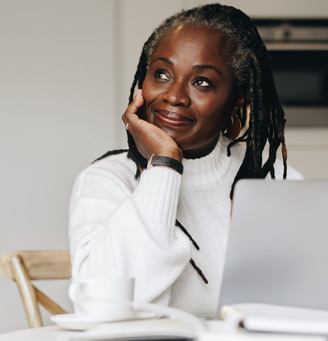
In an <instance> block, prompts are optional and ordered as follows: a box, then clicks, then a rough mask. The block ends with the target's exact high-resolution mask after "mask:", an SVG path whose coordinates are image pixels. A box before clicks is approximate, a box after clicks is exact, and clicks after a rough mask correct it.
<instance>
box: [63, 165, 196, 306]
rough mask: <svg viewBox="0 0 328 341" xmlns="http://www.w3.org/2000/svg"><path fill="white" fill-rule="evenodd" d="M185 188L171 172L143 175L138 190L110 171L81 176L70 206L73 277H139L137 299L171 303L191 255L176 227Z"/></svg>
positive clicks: (154, 171) (157, 169)
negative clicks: (174, 286)
mask: <svg viewBox="0 0 328 341" xmlns="http://www.w3.org/2000/svg"><path fill="white" fill-rule="evenodd" d="M180 183H181V175H180V174H179V173H177V172H175V171H174V170H171V169H169V168H166V167H154V168H152V169H150V170H147V171H144V172H143V173H142V175H141V179H140V182H139V184H138V185H137V187H136V189H134V190H132V189H131V186H129V184H127V183H125V182H124V180H122V177H120V176H119V175H118V174H117V173H111V172H108V170H103V169H101V168H97V167H90V168H89V169H87V170H86V171H84V172H83V173H81V174H80V175H79V177H78V178H77V180H76V182H75V185H74V188H73V192H72V196H71V205H70V232H69V234H70V248H71V259H72V276H73V278H77V277H79V278H82V277H83V278H86V277H110V276H131V277H135V278H136V288H135V299H136V300H138V301H144V302H151V301H153V302H156V303H161V304H168V303H169V298H170V288H171V285H172V284H173V283H174V282H175V280H176V279H177V278H178V277H179V276H180V274H181V273H182V272H183V270H184V268H185V267H186V265H187V264H188V262H189V260H190V254H191V245H190V242H189V240H188V239H187V238H186V236H185V235H184V234H183V233H182V232H181V231H180V230H179V229H177V228H176V227H175V217H176V211H177V205H178V197H179V188H180Z"/></svg>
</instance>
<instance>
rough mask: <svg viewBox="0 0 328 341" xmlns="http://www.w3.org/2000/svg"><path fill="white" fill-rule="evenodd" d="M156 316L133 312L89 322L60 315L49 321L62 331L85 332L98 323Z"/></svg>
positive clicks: (85, 319)
mask: <svg viewBox="0 0 328 341" xmlns="http://www.w3.org/2000/svg"><path fill="white" fill-rule="evenodd" d="M156 316H157V315H156V314H154V313H151V312H133V313H132V314H131V315H130V316H127V317H124V318H117V319H111V320H90V319H88V318H83V317H79V316H76V315H75V314H60V315H52V316H50V320H51V321H52V322H54V323H55V324H57V325H58V326H60V327H62V328H64V329H70V330H87V329H90V328H92V327H95V326H96V325H97V324H100V323H109V322H119V321H130V320H142V319H151V318H154V317H156Z"/></svg>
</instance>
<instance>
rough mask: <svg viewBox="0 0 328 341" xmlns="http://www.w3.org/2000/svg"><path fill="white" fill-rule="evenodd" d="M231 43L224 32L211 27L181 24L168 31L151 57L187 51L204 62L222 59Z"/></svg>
mask: <svg viewBox="0 0 328 341" xmlns="http://www.w3.org/2000/svg"><path fill="white" fill-rule="evenodd" d="M228 45H230V41H229V39H228V38H227V37H226V35H224V34H223V33H222V32H220V31H218V30H216V29H214V28H210V27H197V26H194V25H191V24H181V25H179V26H177V27H174V28H172V29H170V30H169V31H167V32H166V33H165V34H164V35H163V36H162V37H161V38H160V40H159V42H158V43H157V45H156V47H155V49H154V51H153V53H152V55H151V59H154V57H157V55H158V54H165V55H174V54H177V53H186V54H188V55H192V56H193V58H197V59H200V60H199V61H203V62H205V61H206V62H212V61H214V59H217V58H219V59H222V58H224V57H225V56H226V52H227V51H228V48H229V46H228Z"/></svg>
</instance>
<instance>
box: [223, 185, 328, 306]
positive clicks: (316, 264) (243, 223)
mask: <svg viewBox="0 0 328 341" xmlns="http://www.w3.org/2000/svg"><path fill="white" fill-rule="evenodd" d="M246 302H257V303H269V304H278V305H287V306H294V307H303V308H313V309H325V310H328V179H327V180H294V181H291V180H289V181H286V180H285V181H284V180H275V181H271V180H250V179H248V180H241V181H239V182H238V183H237V185H236V187H235V192H234V198H233V203H232V218H231V226H230V232H229V240H228V245H227V253H226V259H225V268H224V274H223V282H222V286H221V293H220V301H219V308H220V307H222V306H223V305H225V304H236V303H246Z"/></svg>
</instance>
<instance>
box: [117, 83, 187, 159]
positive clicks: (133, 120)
mask: <svg viewBox="0 0 328 341" xmlns="http://www.w3.org/2000/svg"><path fill="white" fill-rule="evenodd" d="M143 104H144V99H143V97H142V91H141V90H138V91H137V94H136V96H135V98H134V99H133V101H132V102H131V104H130V105H129V106H128V107H127V109H126V111H125V112H124V114H123V116H122V119H123V122H124V124H125V127H126V128H127V129H128V130H129V133H130V134H131V135H132V137H133V139H134V141H135V143H136V146H137V148H138V150H139V152H140V153H141V155H142V156H143V157H144V158H145V159H147V160H148V159H149V158H150V156H151V155H152V154H155V155H161V156H168V157H171V158H173V159H176V160H178V161H181V160H182V150H181V149H180V148H179V146H178V145H177V144H176V143H175V141H174V140H173V139H172V138H171V137H170V136H169V135H168V134H167V133H166V132H165V131H163V130H162V129H160V128H158V127H156V126H155V125H154V124H151V123H148V122H147V121H145V120H142V119H140V118H139V117H138V115H137V111H138V109H140V108H141V107H142V105H143Z"/></svg>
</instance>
